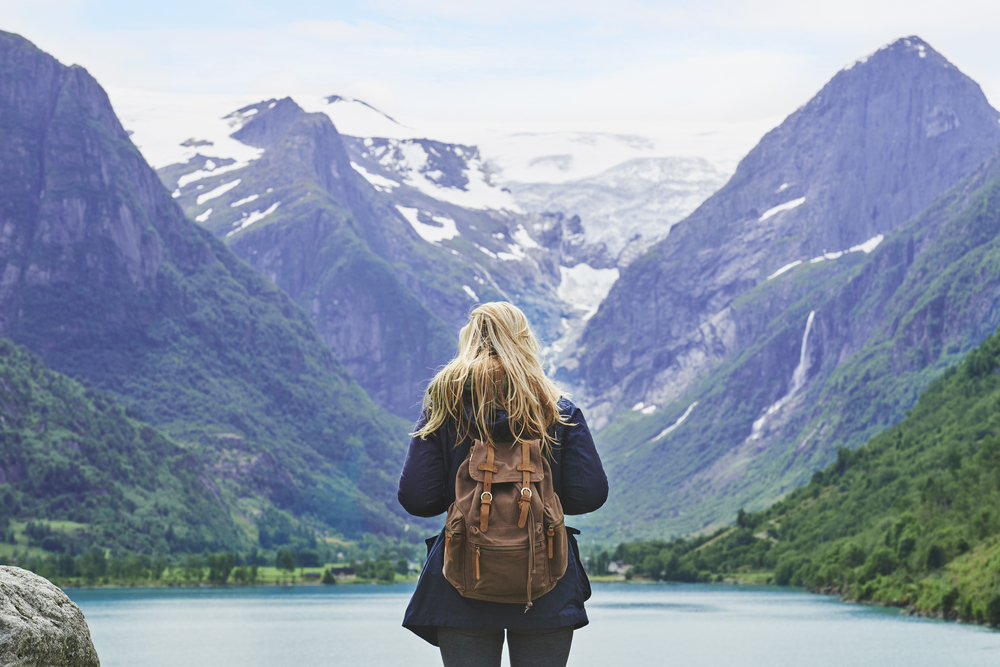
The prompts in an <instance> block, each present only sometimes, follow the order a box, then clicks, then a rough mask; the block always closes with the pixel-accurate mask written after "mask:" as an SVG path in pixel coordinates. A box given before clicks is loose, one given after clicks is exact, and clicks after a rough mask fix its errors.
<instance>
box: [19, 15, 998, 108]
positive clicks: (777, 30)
mask: <svg viewBox="0 0 1000 667" xmlns="http://www.w3.org/2000/svg"><path fill="white" fill-rule="evenodd" d="M202 5H204V6H205V9H204V11H198V10H197V9H196V8H197V7H199V6H202ZM998 5H1000V3H998ZM122 6H123V5H122V3H121V2H120V1H117V2H110V1H109V0H103V1H97V0H90V1H88V2H83V1H82V0H37V2H32V3H27V2H11V1H10V0H0V15H3V16H4V20H5V22H6V25H5V26H4V27H5V29H11V27H13V28H14V29H16V30H18V31H19V32H22V34H24V35H25V36H26V37H28V38H29V39H32V40H33V41H36V43H37V44H38V45H39V46H40V47H41V48H44V49H46V50H49V51H50V52H52V53H53V54H54V55H56V56H57V57H58V58H60V59H61V60H63V61H64V62H67V63H74V62H75V63H79V64H82V65H84V66H85V67H87V68H88V69H89V70H90V71H91V72H92V73H93V74H94V75H95V76H97V78H98V80H100V81H101V82H102V83H104V84H105V85H111V86H117V87H125V88H155V89H157V90H161V91H167V92H170V91H172V92H174V93H191V94H195V93H197V94H208V93H213V94H215V93H218V94H226V95H247V96H257V97H271V96H279V95H281V96H283V95H286V94H289V93H291V92H307V91H308V92H313V93H322V94H331V93H340V94H347V95H350V96H353V97H359V98H361V99H367V100H369V101H371V102H372V103H374V104H376V105H377V106H379V107H380V108H384V109H385V111H386V112H388V113H390V114H392V115H396V116H402V117H406V118H409V119H413V120H416V121H421V120H423V121H428V122H447V123H480V124H481V123H497V124H506V125H509V124H512V123H513V124H516V123H541V124H553V123H560V122H562V123H563V124H568V125H572V124H574V123H575V124H578V125H588V126H590V125H593V124H595V123H596V124H600V123H605V124H609V125H610V124H616V125H628V124H648V123H658V122H659V123H667V122H673V123H686V122H694V121H698V120H706V119H711V120H713V121H715V122H724V123H747V122H751V121H753V122H758V121H760V119H765V118H771V117H773V116H782V115H786V114H788V113H790V112H792V111H793V110H794V109H795V108H797V107H798V106H799V105H801V104H802V103H803V102H805V101H806V100H807V99H808V98H809V97H810V96H811V95H812V94H814V93H815V92H816V91H817V90H819V88H820V87H821V86H822V85H823V84H824V83H826V81H827V80H829V78H830V77H831V76H832V75H833V74H834V73H835V72H836V71H837V70H838V69H839V68H840V67H843V66H844V65H846V64H848V63H850V62H852V61H853V60H854V59H856V58H858V57H859V56H862V55H864V54H866V53H868V52H871V51H874V50H875V49H877V48H878V47H879V46H880V45H882V44H883V43H885V42H889V41H891V40H893V39H895V38H897V37H900V36H903V35H906V34H914V33H915V34H919V35H920V36H921V37H923V38H925V39H927V40H928V41H929V42H930V43H931V44H932V45H933V46H934V47H935V48H937V49H938V50H939V51H941V52H942V53H943V54H944V55H945V56H946V57H948V58H949V59H951V60H952V61H953V62H955V64H956V65H958V66H959V67H960V68H962V69H963V71H966V72H967V73H968V74H970V76H972V77H973V78H975V79H976V80H977V81H979V82H980V84H982V85H983V87H984V89H985V91H986V92H987V94H988V95H991V96H993V97H994V98H996V97H998V96H1000V61H998V59H997V58H996V49H995V46H994V37H993V36H994V35H995V34H996V32H997V30H998V28H1000V9H998V8H996V7H994V6H993V3H991V2H984V1H982V0H958V1H956V2H953V3H951V4H949V6H948V8H947V10H943V9H942V7H941V5H940V3H938V2H930V1H928V0H914V1H913V2H906V3H905V4H904V3H901V2H888V1H879V0H841V2H838V3H802V2H801V1H792V0H756V1H755V2H746V1H736V0H716V1H715V2H697V3H696V2H641V1H639V0H619V1H616V2H615V3H608V2H604V1H598V0H577V1H574V2H570V1H568V0H554V1H553V2H546V3H537V2H534V1H533V0H532V1H530V2H529V0H510V1H509V2H505V3H497V2H478V1H477V2H470V1H469V0H464V1H459V0H375V1H374V2H369V3H359V2H344V3H328V2H318V1H317V0H288V1H287V2H285V3H283V4H282V5H281V6H280V7H279V6H277V5H276V4H275V3H267V2H263V0H242V1H241V2H239V3H237V2H235V0H223V1H221V2H208V3H205V2H201V3H198V2H195V0H176V2H175V3H170V4H168V3H152V5H149V6H145V5H144V6H143V9H142V10H141V11H140V10H139V9H138V7H139V6H138V5H134V4H133V5H129V6H130V7H132V10H131V11H129V12H123V11H121V7H122ZM101 12H104V13H103V14H102V13H101ZM112 14H113V16H112Z"/></svg>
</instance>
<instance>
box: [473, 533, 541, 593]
mask: <svg viewBox="0 0 1000 667" xmlns="http://www.w3.org/2000/svg"><path fill="white" fill-rule="evenodd" d="M532 551H533V552H534V553H533V554H532V553H531V552H530V551H529V549H528V547H526V546H503V547H499V546H488V545H483V544H469V550H468V552H467V556H468V557H470V560H471V561H472V562H471V563H469V564H468V565H467V572H470V573H471V574H472V577H474V579H473V581H475V584H474V585H473V591H475V593H476V595H477V597H478V596H483V597H484V598H485V597H489V598H495V599H496V601H498V602H521V601H524V599H525V597H526V594H527V591H528V567H529V565H533V567H532V571H531V596H532V598H534V597H535V596H537V595H539V594H541V593H542V592H543V590H544V584H545V582H544V579H545V576H544V575H545V568H546V562H545V561H546V548H545V541H544V540H543V541H539V542H535V543H534V544H533V545H532ZM467 576H468V575H467Z"/></svg>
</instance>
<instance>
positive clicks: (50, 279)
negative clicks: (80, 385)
mask: <svg viewBox="0 0 1000 667" xmlns="http://www.w3.org/2000/svg"><path fill="white" fill-rule="evenodd" d="M0 82H2V83H0V117H2V118H3V119H4V122H3V124H2V125H0V137H2V140H0V230H2V233H0V276H2V277H0V334H2V335H4V336H8V337H10V338H11V339H13V340H14V341H15V342H17V343H20V344H22V345H25V346H27V347H28V348H29V349H31V350H32V351H33V352H35V353H36V354H39V355H41V356H42V357H43V358H44V359H45V360H46V362H47V363H48V364H49V365H50V366H51V367H52V368H54V369H55V370H57V371H59V372H61V373H64V374H67V375H70V376H78V377H80V378H84V379H86V380H88V381H89V382H90V383H92V384H93V386H95V387H96V388H98V389H100V390H103V391H106V392H109V393H111V394H112V395H113V396H114V397H115V398H116V399H117V400H119V401H121V402H122V403H123V404H125V405H126V406H129V408H130V409H131V410H133V411H134V412H135V414H136V415H138V416H142V417H143V418H145V419H146V420H148V421H149V422H151V423H152V424H153V425H155V426H156V427H157V428H159V429H161V430H162V431H164V432H165V433H167V434H168V435H169V436H171V437H173V438H175V439H176V440H178V441H179V442H181V443H183V446H184V447H188V448H190V449H191V451H193V452H194V453H195V456H196V458H197V459H198V461H199V465H201V466H202V473H203V474H202V483H203V484H204V485H205V486H206V488H208V489H210V490H211V492H212V494H213V495H214V496H215V497H216V498H218V499H219V500H220V502H222V503H223V505H224V506H225V507H226V508H227V510H228V511H229V512H230V513H231V516H232V517H233V518H234V520H235V521H237V523H238V524H239V525H241V526H243V527H244V529H245V530H246V531H247V533H248V535H249V536H252V535H254V531H255V529H254V527H253V526H254V521H255V517H259V516H260V514H261V511H262V509H266V508H268V507H270V506H271V505H273V506H276V507H278V508H279V509H281V510H285V511H287V512H290V513H292V514H294V515H296V516H299V517H303V520H306V521H309V522H313V523H315V524H316V525H317V526H319V527H322V528H324V529H328V530H335V531H341V532H343V533H345V534H357V533H360V532H362V531H370V532H384V533H390V534H401V533H402V532H403V530H404V524H405V520H404V519H403V517H402V516H401V514H402V512H401V510H399V509H398V506H397V503H396V501H395V478H394V474H395V470H396V469H397V468H398V464H399V460H400V457H401V456H402V450H403V446H404V444H405V440H406V435H405V433H406V426H407V425H406V424H405V423H403V422H400V421H399V420H397V419H396V418H394V417H392V416H390V415H388V414H387V413H385V412H383V411H382V410H380V409H379V408H377V407H376V406H374V405H373V404H372V403H371V401H370V400H369V398H368V397H367V396H366V395H365V393H364V391H363V390H362V389H361V388H360V387H359V386H358V385H356V384H355V383H354V382H353V381H352V379H351V377H350V375H349V373H348V372H347V370H346V369H345V368H344V367H343V366H342V365H341V364H340V363H339V362H338V360H337V359H336V357H335V356H334V355H333V353H332V352H331V351H330V349H329V348H328V347H327V346H326V345H325V344H324V342H323V340H322V339H321V337H320V335H319V333H318V332H317V330H316V328H315V326H314V325H313V323H312V322H311V321H310V320H309V318H308V316H307V315H306V314H305V313H304V312H303V311H302V310H301V309H300V308H298V307H297V306H296V305H295V304H294V303H293V302H292V301H291V300H290V299H289V298H288V297H287V296H286V295H285V293H284V292H282V291H281V290H279V289H278V288H276V287H275V286H274V285H273V283H271V282H270V281H269V280H267V279H266V278H265V277H263V276H261V275H260V274H258V273H257V272H255V271H254V270H253V269H252V268H250V267H249V266H247V265H246V264H245V263H243V262H242V261H240V260H239V259H238V258H237V257H236V256H235V255H234V254H233V253H232V252H231V251H230V250H229V249H228V248H226V246H225V245H224V244H223V243H221V242H220V241H218V240H217V239H215V238H214V237H213V235H212V234H211V233H209V232H208V231H206V230H204V229H202V228H201V227H199V226H198V225H195V224H194V223H192V222H190V221H189V220H187V219H186V218H185V216H184V213H183V211H182V210H181V208H180V207H179V206H178V205H177V203H176V202H175V201H174V200H173V199H172V198H171V196H170V192H169V191H167V190H166V189H165V188H164V187H163V185H162V183H161V182H160V180H159V178H158V176H157V174H156V172H155V171H153V170H152V169H151V168H150V167H149V166H148V165H147V164H146V162H145V161H144V160H143V158H142V156H141V155H140V154H139V152H138V150H137V149H136V148H135V146H134V145H133V144H132V143H131V141H130V140H129V137H128V135H127V134H126V132H125V130H124V129H123V128H122V126H121V124H120V123H119V122H118V119H117V118H116V117H115V114H114V112H113V110H112V108H111V105H110V103H109V101H108V98H107V96H106V94H105V93H104V91H103V90H102V89H101V87H100V86H99V85H98V84H97V82H96V81H94V79H93V78H92V77H91V76H90V75H89V74H88V73H87V72H86V71H85V70H84V69H82V68H80V67H66V66H63V65H61V64H60V63H58V62H57V61H56V60H55V59H54V58H52V57H51V56H49V55H47V54H45V53H43V52H41V51H40V50H38V49H37V48H35V47H34V46H33V45H32V44H31V43H29V42H28V41H26V40H24V39H22V38H20V37H18V36H16V35H11V34H8V33H0ZM284 118H285V116H277V115H276V117H275V121H276V122H275V125H274V126H273V127H270V126H266V125H265V124H261V126H259V132H257V134H256V135H254V137H253V141H256V142H261V143H264V142H267V141H269V140H270V137H273V136H274V132H276V131H277V130H275V129H274V128H275V127H280V125H281V122H286V121H285V120H283V119H284ZM269 133H270V134H269ZM262 193H263V190H262ZM308 196H309V195H308V193H307V191H303V192H301V193H300V194H299V197H308ZM291 203H292V202H291V200H290V201H289V204H291ZM360 488H364V491H363V492H362V491H361V490H359V489H360Z"/></svg>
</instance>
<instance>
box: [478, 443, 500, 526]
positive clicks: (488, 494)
mask: <svg viewBox="0 0 1000 667" xmlns="http://www.w3.org/2000/svg"><path fill="white" fill-rule="evenodd" d="M475 444H477V445H478V444H480V441H479V440H477V441H476V443H475ZM494 455H495V450H494V449H493V447H491V446H490V445H489V443H487V444H486V462H485V463H480V464H479V469H480V470H482V471H483V493H482V495H480V496H479V502H480V505H479V530H481V531H483V532H484V533H485V532H486V531H487V529H488V528H489V527H490V505H491V504H492V503H493V493H492V489H493V473H495V472H497V471H498V468H497V467H496V466H495V465H493V457H494Z"/></svg>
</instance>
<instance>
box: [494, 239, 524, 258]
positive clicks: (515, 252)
mask: <svg viewBox="0 0 1000 667" xmlns="http://www.w3.org/2000/svg"><path fill="white" fill-rule="evenodd" d="M507 249H508V250H510V252H498V253H497V257H499V258H500V259H502V260H503V261H505V262H520V261H521V260H522V259H528V255H526V254H525V252H524V249H523V248H521V246H519V245H517V244H516V243H511V244H510V245H508V246H507Z"/></svg>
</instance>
